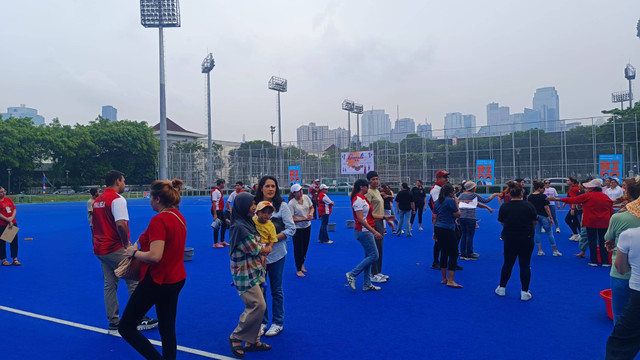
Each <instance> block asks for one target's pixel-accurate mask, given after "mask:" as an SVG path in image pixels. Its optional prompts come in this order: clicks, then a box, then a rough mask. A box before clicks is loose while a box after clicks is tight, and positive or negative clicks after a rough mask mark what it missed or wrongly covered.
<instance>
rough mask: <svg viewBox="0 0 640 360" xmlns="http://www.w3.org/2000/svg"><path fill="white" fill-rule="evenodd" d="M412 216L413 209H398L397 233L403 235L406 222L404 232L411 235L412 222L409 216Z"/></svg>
mask: <svg viewBox="0 0 640 360" xmlns="http://www.w3.org/2000/svg"><path fill="white" fill-rule="evenodd" d="M410 217H411V210H406V211H405V210H400V209H398V227H397V228H396V235H401V234H402V232H401V230H402V225H403V224H404V233H405V234H406V235H407V236H411V224H410V223H409V218H410Z"/></svg>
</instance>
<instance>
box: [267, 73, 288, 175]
mask: <svg viewBox="0 0 640 360" xmlns="http://www.w3.org/2000/svg"><path fill="white" fill-rule="evenodd" d="M269 89H271V90H275V91H277V92H278V160H279V161H278V162H279V163H280V174H279V176H284V167H283V166H284V161H283V159H282V155H283V154H282V121H281V119H282V114H281V111H280V93H281V92H287V80H286V79H283V78H279V77H277V76H272V77H271V79H269ZM280 179H281V180H283V179H284V177H282V178H280Z"/></svg>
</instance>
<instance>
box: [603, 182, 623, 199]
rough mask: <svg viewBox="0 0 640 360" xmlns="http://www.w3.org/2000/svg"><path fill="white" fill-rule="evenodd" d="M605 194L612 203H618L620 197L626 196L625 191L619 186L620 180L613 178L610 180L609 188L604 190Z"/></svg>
mask: <svg viewBox="0 0 640 360" xmlns="http://www.w3.org/2000/svg"><path fill="white" fill-rule="evenodd" d="M604 193H605V194H606V195H607V196H608V197H609V199H611V201H616V200H617V199H618V198H619V197H621V196H622V195H624V191H623V190H622V188H621V187H620V186H618V180H616V179H614V178H611V179H610V180H609V187H608V188H606V189H605V190H604Z"/></svg>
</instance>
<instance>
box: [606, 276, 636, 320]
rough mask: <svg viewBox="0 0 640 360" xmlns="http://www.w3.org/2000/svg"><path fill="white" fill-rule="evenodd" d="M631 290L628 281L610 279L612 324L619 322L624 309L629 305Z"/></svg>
mask: <svg viewBox="0 0 640 360" xmlns="http://www.w3.org/2000/svg"><path fill="white" fill-rule="evenodd" d="M630 297H631V289H630V288H629V279H618V278H614V277H613V276H612V277H611V309H612V310H613V323H614V324H615V323H617V322H618V320H620V316H622V313H623V312H624V307H625V306H627V304H628V303H629V298H630Z"/></svg>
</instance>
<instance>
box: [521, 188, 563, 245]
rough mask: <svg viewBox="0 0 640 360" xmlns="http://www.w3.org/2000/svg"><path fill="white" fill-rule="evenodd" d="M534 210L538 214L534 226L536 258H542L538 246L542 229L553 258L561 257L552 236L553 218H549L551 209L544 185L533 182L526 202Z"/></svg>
mask: <svg viewBox="0 0 640 360" xmlns="http://www.w3.org/2000/svg"><path fill="white" fill-rule="evenodd" d="M528 201H529V202H530V203H531V204H532V205H533V206H534V207H535V208H536V213H537V214H538V224H537V225H536V235H535V240H536V245H537V246H538V256H544V251H542V245H541V244H540V242H541V238H542V229H544V231H545V233H546V234H547V237H548V238H549V244H551V247H552V248H553V256H562V253H561V252H560V251H558V247H557V246H556V239H555V237H554V236H553V217H552V216H551V209H550V208H549V200H547V195H545V194H544V183H543V182H542V181H534V182H533V194H531V195H529V200H528Z"/></svg>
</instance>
